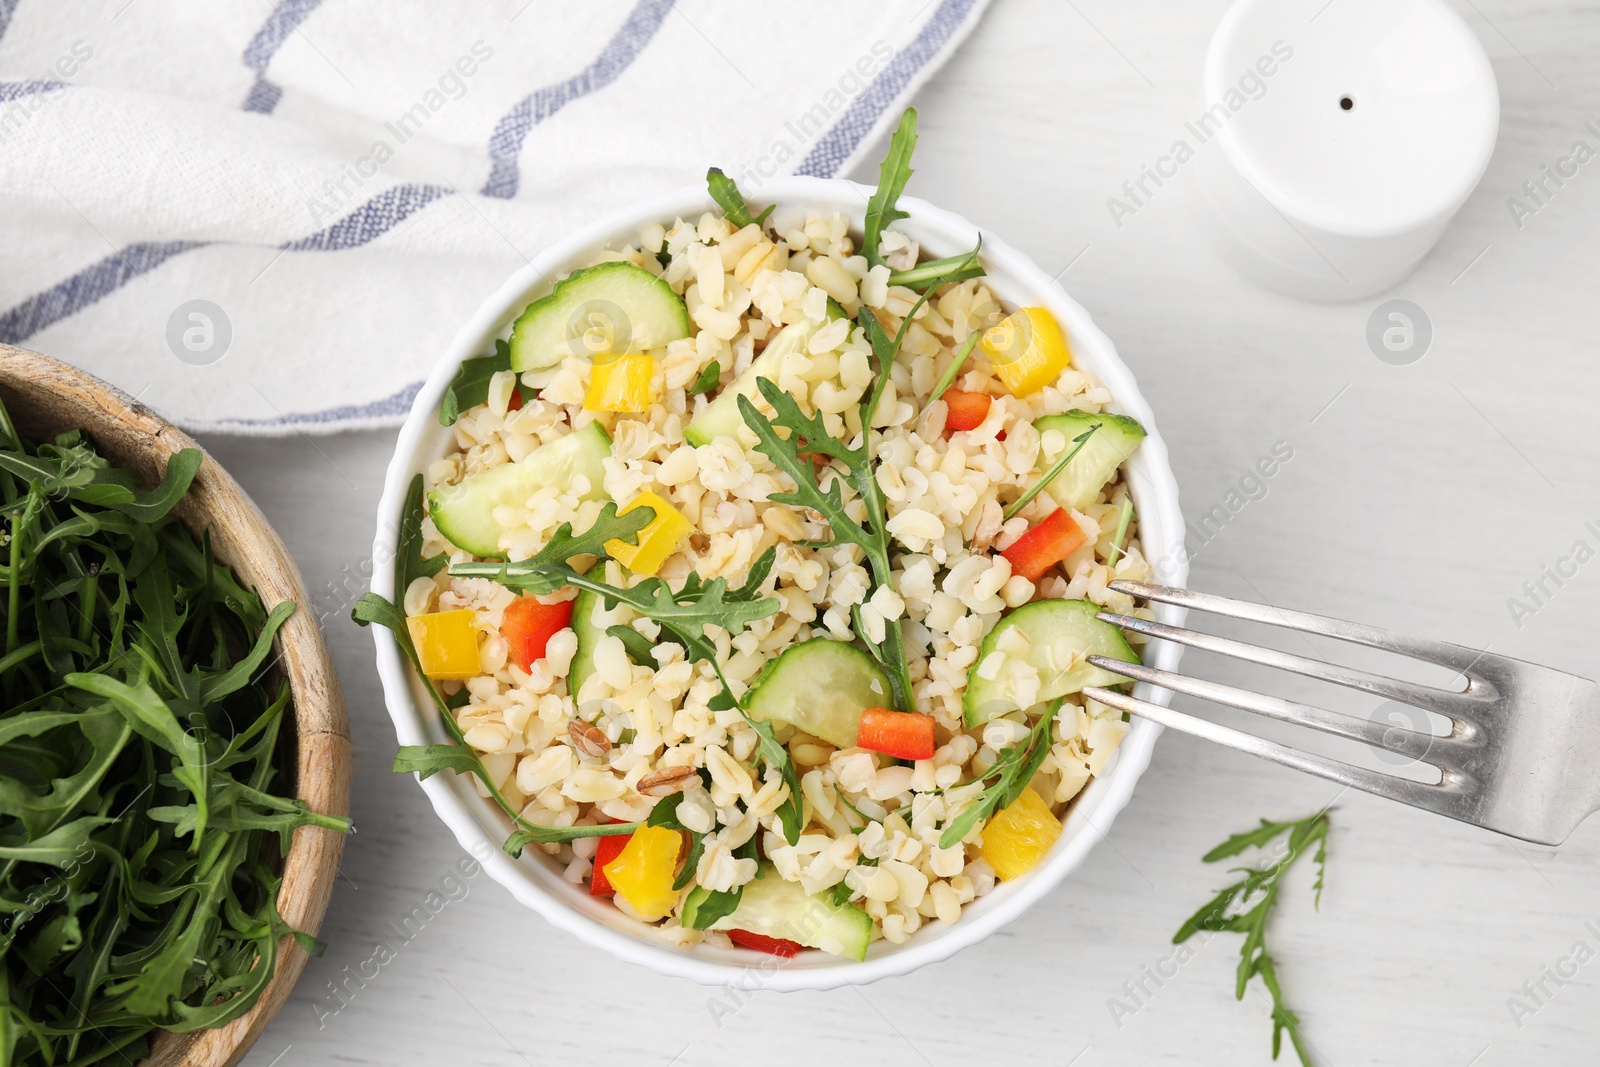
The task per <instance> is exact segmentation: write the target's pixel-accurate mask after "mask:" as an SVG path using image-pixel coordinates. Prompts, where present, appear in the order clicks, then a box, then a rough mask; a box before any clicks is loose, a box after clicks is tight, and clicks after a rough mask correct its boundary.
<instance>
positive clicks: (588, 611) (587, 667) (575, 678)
mask: <svg viewBox="0 0 1600 1067" xmlns="http://www.w3.org/2000/svg"><path fill="white" fill-rule="evenodd" d="M584 577H585V578H592V579H594V580H595V581H598V582H603V581H605V580H606V561H605V560H601V561H600V562H598V563H596V564H595V565H594V566H593V567H590V568H589V573H587V574H585V575H584ZM600 606H601V605H600V594H599V593H596V592H592V591H591V590H588V589H580V590H578V595H577V597H576V598H575V599H574V600H573V601H572V632H573V634H574V635H576V636H577V638H578V650H577V651H576V652H574V653H573V654H572V666H571V667H569V668H568V669H567V693H568V695H570V696H571V697H572V699H573V700H577V699H578V692H579V690H581V689H582V688H583V683H584V682H585V681H587V680H588V678H589V675H591V674H593V673H594V646H595V644H596V643H597V642H598V641H599V640H600V639H601V638H602V637H604V636H605V635H606V628H605V627H604V626H599V625H597V624H596V623H595V621H594V613H595V609H596V608H599V607H600Z"/></svg>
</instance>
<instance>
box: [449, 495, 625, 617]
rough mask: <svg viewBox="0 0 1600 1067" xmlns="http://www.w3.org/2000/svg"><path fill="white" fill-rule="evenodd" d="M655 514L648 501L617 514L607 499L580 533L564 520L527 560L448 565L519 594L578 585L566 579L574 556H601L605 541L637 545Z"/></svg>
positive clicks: (465, 576)
mask: <svg viewBox="0 0 1600 1067" xmlns="http://www.w3.org/2000/svg"><path fill="white" fill-rule="evenodd" d="M655 516H656V512H655V509H654V508H652V507H650V506H649V505H648V504H641V505H640V506H639V507H636V508H634V509H633V510H632V511H630V512H628V513H627V514H626V515H619V514H618V513H617V505H616V503H615V502H608V503H607V504H606V506H605V507H603V508H601V509H600V514H599V516H598V517H596V519H595V520H594V522H593V523H592V524H591V525H590V526H589V528H588V529H587V530H585V531H584V532H583V533H581V534H574V533H573V532H572V523H570V522H564V523H562V524H561V525H560V526H559V527H557V528H556V532H555V533H554V534H553V535H551V537H550V540H549V541H548V542H547V543H546V544H545V546H544V547H543V548H541V549H540V550H539V551H538V552H537V553H535V554H534V555H533V556H531V557H529V558H528V559H525V560H519V561H517V562H515V563H492V562H490V563H477V562H470V563H456V564H453V565H452V566H451V567H450V573H451V574H454V575H459V576H461V577H464V578H493V579H494V580H495V581H497V582H499V583H500V584H501V585H503V586H505V587H506V588H507V589H512V590H515V591H516V592H519V593H534V594H537V595H543V594H545V593H553V592H555V591H556V590H557V589H560V588H561V587H562V586H565V585H577V584H578V583H576V582H571V581H569V580H568V579H569V577H570V576H571V575H573V574H576V573H577V572H576V571H574V570H573V569H572V567H571V565H570V563H571V561H572V560H573V559H575V558H577V557H578V556H603V555H605V551H606V542H607V541H611V540H618V541H623V542H626V543H627V544H630V545H635V544H638V543H639V537H638V535H639V531H640V530H643V529H644V528H645V527H646V526H648V525H650V523H651V522H652V521H653V520H654V519H655ZM606 588H610V586H607V587H606Z"/></svg>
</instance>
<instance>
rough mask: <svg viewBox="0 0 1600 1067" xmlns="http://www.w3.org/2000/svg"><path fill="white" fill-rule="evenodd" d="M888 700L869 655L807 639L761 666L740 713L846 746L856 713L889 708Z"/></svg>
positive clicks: (853, 730) (854, 727)
mask: <svg viewBox="0 0 1600 1067" xmlns="http://www.w3.org/2000/svg"><path fill="white" fill-rule="evenodd" d="M890 699H891V698H890V691H889V678H888V676H887V675H885V674H884V673H883V671H882V670H880V669H879V667H878V665H877V663H875V662H874V661H873V659H872V657H871V656H869V655H867V654H866V653H865V652H863V651H861V650H860V649H859V648H857V647H856V646H855V645H847V644H845V643H844V642H843V641H835V640H834V639H833V638H831V637H813V638H812V639H811V640H809V641H802V642H800V643H799V644H798V645H794V646H792V647H790V648H788V649H786V650H785V651H784V652H783V654H782V655H780V656H779V657H778V658H777V659H775V660H772V661H771V662H770V663H768V664H767V665H766V666H765V667H764V668H762V670H761V673H760V674H759V675H757V676H756V680H755V681H754V682H753V683H752V684H751V686H750V692H749V693H747V694H746V695H745V711H746V712H748V713H749V715H750V717H751V718H752V719H761V720H773V719H776V720H777V721H779V722H786V723H789V724H790V725H792V726H794V727H795V728H797V729H800V730H804V731H805V732H806V733H808V734H811V735H812V736H813V737H820V738H822V739H823V740H824V741H826V742H828V744H830V745H833V746H835V747H837V748H852V747H854V746H855V743H856V730H857V728H858V727H860V725H861V713H862V712H863V711H865V710H866V709H867V708H886V707H889V701H890Z"/></svg>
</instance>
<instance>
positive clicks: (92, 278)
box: [0, 241, 209, 344]
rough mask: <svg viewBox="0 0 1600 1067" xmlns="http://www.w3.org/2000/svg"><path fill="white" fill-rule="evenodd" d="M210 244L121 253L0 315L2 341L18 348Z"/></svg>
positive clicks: (135, 247) (146, 246)
mask: <svg viewBox="0 0 1600 1067" xmlns="http://www.w3.org/2000/svg"><path fill="white" fill-rule="evenodd" d="M208 243H209V242H206V241H165V242H160V243H154V242H148V241H141V242H139V243H138V244H132V245H129V246H127V247H126V248H123V249H119V250H118V251H116V252H113V253H112V254H111V255H109V256H107V257H106V258H105V259H102V260H101V261H100V262H98V263H94V264H91V265H90V266H88V267H85V268H84V269H83V270H80V271H79V272H78V273H76V274H74V275H73V276H72V277H70V278H68V279H67V280H66V281H64V282H62V283H61V284H59V285H57V286H55V287H54V288H51V289H46V290H45V291H44V292H42V293H35V294H34V295H33V296H30V297H28V299H26V300H24V301H23V302H22V303H20V304H18V305H17V306H16V307H14V308H12V309H11V310H10V311H7V312H6V313H5V314H4V315H0V341H4V342H5V343H7V344H16V343H17V342H19V341H25V340H27V339H28V338H29V337H31V336H33V335H34V334H36V333H38V332H39V331H40V330H42V329H44V328H45V327H46V326H50V325H53V324H54V323H57V322H60V321H61V320H62V319H64V318H66V317H67V316H69V315H75V314H77V313H78V312H79V311H81V310H82V309H83V308H86V307H88V306H89V305H90V304H93V303H94V302H96V301H97V300H100V299H102V298H104V297H107V296H110V295H111V294H112V293H114V292H116V291H117V290H118V289H121V288H122V287H123V286H124V285H127V284H128V283H129V282H131V281H132V280H133V279H135V278H137V277H139V275H141V274H146V273H148V272H150V271H152V270H155V269H156V268H157V267H159V266H161V264H163V263H165V262H166V261H167V260H169V259H171V258H172V257H173V256H175V255H177V254H178V253H179V252H187V251H189V249H191V248H200V247H202V246H203V245H206V244H208Z"/></svg>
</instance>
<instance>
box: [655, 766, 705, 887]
mask: <svg viewBox="0 0 1600 1067" xmlns="http://www.w3.org/2000/svg"><path fill="white" fill-rule="evenodd" d="M700 777H701V779H702V780H703V781H707V782H709V780H710V775H709V774H708V773H707V772H706V771H704V770H702V771H701V772H700ZM684 796H685V794H684V793H682V792H677V793H669V794H667V795H666V796H664V797H662V798H661V799H660V800H658V801H656V806H655V807H653V808H651V809H650V816H649V818H647V819H645V821H644V824H645V825H646V826H662V827H665V828H666V829H668V830H682V831H683V832H684V833H686V834H688V835H689V851H688V853H687V854H686V855H685V856H684V858H683V865H682V866H681V867H679V869H678V877H676V878H675V879H673V881H672V888H673V889H683V888H685V887H686V886H688V884H689V883H690V882H692V881H694V873H695V871H696V870H698V869H699V867H700V857H701V856H703V855H704V854H705V851H706V835H705V834H702V833H697V832H696V831H694V830H691V829H689V828H688V827H687V826H685V825H683V822H682V820H680V819H679V818H678V806H679V805H680V804H682V803H683V798H684Z"/></svg>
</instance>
